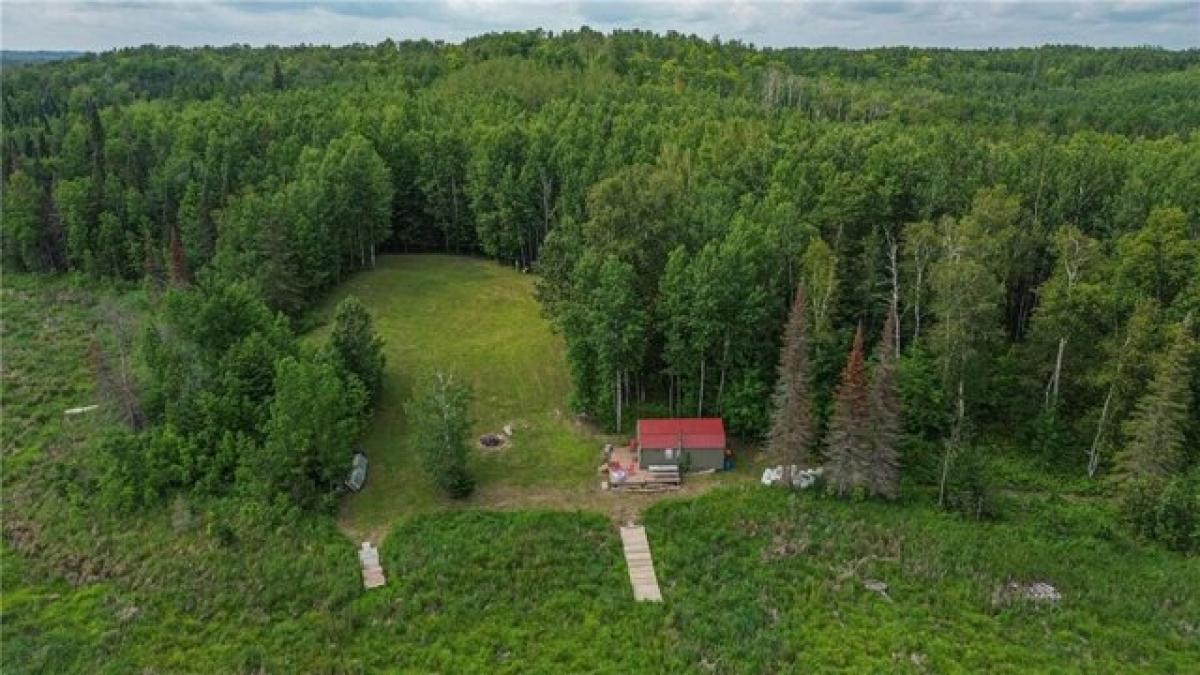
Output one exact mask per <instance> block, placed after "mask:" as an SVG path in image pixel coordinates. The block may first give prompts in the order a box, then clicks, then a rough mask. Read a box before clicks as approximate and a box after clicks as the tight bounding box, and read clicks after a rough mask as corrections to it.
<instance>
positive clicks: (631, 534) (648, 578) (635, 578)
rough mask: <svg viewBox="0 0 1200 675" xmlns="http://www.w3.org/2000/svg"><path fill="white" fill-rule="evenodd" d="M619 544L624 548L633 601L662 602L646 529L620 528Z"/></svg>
mask: <svg viewBox="0 0 1200 675" xmlns="http://www.w3.org/2000/svg"><path fill="white" fill-rule="evenodd" d="M621 544H623V545H624V547H625V564H626V565H627V566H628V567H629V583H630V584H632V585H633V599H634V600H637V601H639V602H643V601H644V602H662V591H660V590H659V589H658V577H656V576H655V575H654V560H652V559H651V557H650V541H649V540H648V539H646V528H644V527H642V526H640V525H639V526H637V527H622V528H621Z"/></svg>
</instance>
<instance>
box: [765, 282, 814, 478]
mask: <svg viewBox="0 0 1200 675" xmlns="http://www.w3.org/2000/svg"><path fill="white" fill-rule="evenodd" d="M806 305H807V301H806V297H805V291H804V284H800V285H799V286H798V287H797V288H796V297H795V300H794V301H793V303H792V312H791V315H790V316H789V317H788V323H787V327H786V328H785V329H784V333H783V347H782V349H781V350H780V354H779V381H778V383H777V384H776V386H775V401H774V403H775V410H774V414H773V417H772V420H771V432H770V436H769V448H770V451H771V453H773V454H774V456H775V457H778V458H780V459H781V460H783V462H784V464H785V465H789V466H790V465H792V464H808V463H811V461H812V455H811V453H810V452H809V445H810V443H811V442H812V436H813V423H812V398H811V394H810V392H809V377H810V374H809V366H808V308H807V306H806ZM788 478H789V480H790V476H789V477H788Z"/></svg>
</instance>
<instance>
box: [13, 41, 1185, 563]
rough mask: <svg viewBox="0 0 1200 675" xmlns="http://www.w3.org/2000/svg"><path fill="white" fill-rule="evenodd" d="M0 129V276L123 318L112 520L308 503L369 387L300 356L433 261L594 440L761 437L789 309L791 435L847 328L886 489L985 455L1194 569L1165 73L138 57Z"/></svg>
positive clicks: (341, 52)
mask: <svg viewBox="0 0 1200 675" xmlns="http://www.w3.org/2000/svg"><path fill="white" fill-rule="evenodd" d="M3 119H4V129H3V146H2V147H3V181H4V199H3V255H4V265H5V267H6V268H7V269H9V270H24V271H29V272H37V273H47V274H51V273H64V272H68V271H69V272H72V273H76V274H80V275H84V276H86V277H89V278H95V279H102V280H107V281H108V282H111V283H114V284H118V285H119V284H125V285H139V284H140V285H142V286H143V287H144V288H145V289H147V291H148V293H149V294H150V295H151V296H152V297H154V298H156V301H155V308H156V310H155V313H154V316H153V318H152V320H150V321H149V322H148V324H147V325H146V326H144V327H141V328H139V329H138V330H137V331H134V330H133V329H132V328H130V329H129V330H126V331H124V332H122V330H120V325H121V321H120V320H119V317H116V318H114V323H113V325H114V327H113V328H112V330H110V331H109V332H107V333H106V334H105V337H104V338H103V339H98V340H97V342H96V345H95V348H94V349H93V353H94V361H95V364H96V370H97V372H98V373H101V374H104V376H103V377H100V380H101V384H102V385H104V386H105V387H106V389H107V390H108V391H109V392H110V393H111V395H112V396H113V397H115V399H116V400H120V401H123V402H124V405H123V409H124V410H125V411H126V414H125V417H126V422H127V427H128V430H127V431H126V432H124V433H122V434H120V435H119V436H114V437H112V438H109V439H107V440H106V442H105V443H104V447H105V449H106V452H105V453H102V456H103V457H106V458H107V459H106V460H105V461H106V465H105V467H104V468H103V470H102V471H100V472H98V473H95V474H90V475H92V476H93V478H92V479H93V480H95V481H97V489H100V490H101V491H102V492H103V493H104V494H106V495H108V497H109V499H110V500H111V502H112V504H114V505H115V506H119V507H124V508H133V507H136V506H137V505H139V504H143V503H147V502H153V501H155V500H160V499H162V498H164V497H166V496H167V495H169V494H171V493H172V492H174V491H177V490H183V489H186V490H199V491H202V492H206V493H214V494H224V493H227V492H230V491H237V490H241V489H243V488H246V489H255V490H257V489H265V490H267V491H268V493H270V494H278V495H290V497H291V499H290V500H287V501H289V502H290V503H293V504H295V505H297V506H299V507H302V508H310V507H315V506H319V505H326V506H327V505H328V504H329V503H330V502H329V491H330V488H331V486H332V484H333V483H334V482H335V480H334V478H333V477H334V476H335V473H336V471H338V470H340V466H341V464H338V461H340V459H339V457H338V456H337V455H336V453H334V450H332V448H333V447H334V446H336V445H337V440H338V438H344V437H352V436H353V435H354V434H355V433H357V430H358V429H361V424H362V422H363V419H364V416H365V415H366V414H368V411H369V409H370V405H371V403H370V402H371V399H372V395H373V394H372V387H371V385H370V382H372V381H376V380H377V377H378V373H377V370H375V371H372V370H370V369H368V370H367V371H362V369H359V370H358V371H355V368H354V363H355V362H356V361H355V359H356V358H358V357H356V356H355V355H354V350H355V349H359V348H363V349H367V351H370V350H369V348H366V347H362V345H369V344H370V339H369V338H368V337H365V336H364V335H363V334H357V335H353V336H351V337H350V338H347V340H346V341H344V342H343V344H341V345H340V346H339V345H338V344H331V345H329V346H327V347H323V348H322V349H320V350H316V351H317V352H319V353H313V350H310V349H309V348H308V347H307V346H305V345H301V344H300V343H299V342H298V341H297V339H296V336H295V331H296V330H297V329H298V328H300V327H302V326H303V322H304V316H305V310H306V309H307V308H308V307H309V306H310V305H311V304H312V303H313V302H314V301H315V300H316V299H317V298H318V297H320V295H321V294H322V293H323V292H324V291H325V290H327V289H329V288H331V287H332V286H333V285H334V284H336V283H338V282H339V281H340V280H343V279H345V278H346V277H347V276H349V275H352V274H353V273H354V272H355V271H356V270H362V269H365V268H369V267H371V266H373V265H374V262H375V258H376V255H377V254H378V253H379V252H381V251H387V252H408V251H423V252H441V251H444V252H453V253H470V254H477V255H481V256H486V257H490V258H494V259H496V260H497V261H500V262H502V263H504V264H506V265H512V266H516V267H517V268H519V269H521V270H526V271H529V272H531V273H535V274H537V275H538V295H539V300H540V301H541V302H542V304H543V308H544V311H545V312H546V314H547V316H549V317H550V318H551V319H552V320H553V322H554V324H555V325H556V326H557V327H558V329H559V330H560V331H561V332H562V334H563V335H564V336H565V338H566V341H567V346H568V355H569V363H570V366H571V370H572V376H573V378H574V384H575V404H576V406H577V408H578V410H579V411H581V412H585V413H588V414H590V415H592V416H593V417H595V418H596V419H598V420H600V422H601V423H602V424H604V425H606V426H608V427H609V428H613V429H615V428H616V427H617V425H618V424H620V425H622V426H624V427H626V428H627V427H628V425H629V422H630V419H631V417H632V416H631V415H630V414H628V412H627V411H626V408H627V407H634V408H636V409H638V410H640V411H642V412H647V411H649V412H659V413H673V414H679V415H707V414H720V415H722V416H723V417H724V418H725V419H726V421H727V423H728V425H729V426H730V428H731V429H732V430H733V431H734V432H736V433H737V434H738V435H740V436H741V437H743V438H745V439H749V440H752V441H754V440H759V439H762V438H764V437H765V436H766V435H767V432H768V429H769V427H770V416H771V413H772V409H771V403H772V392H773V390H774V389H775V386H776V377H777V367H778V364H779V362H780V344H781V335H782V332H783V329H784V326H785V323H786V321H787V319H788V314H789V307H791V306H792V304H793V299H794V297H795V292H796V289H797V288H798V287H803V288H804V292H805V295H806V298H807V302H806V303H805V304H804V310H803V311H805V312H806V313H807V325H808V327H809V334H808V337H807V341H806V343H805V349H806V350H807V354H806V357H807V358H808V359H809V360H810V361H811V369H812V404H813V414H814V419H815V424H816V427H817V435H818V436H819V435H821V434H823V433H824V429H825V428H826V427H827V426H830V425H831V422H830V418H831V416H832V413H833V407H834V405H833V401H834V391H835V387H836V385H837V381H838V375H839V373H840V372H841V371H842V370H843V368H844V366H845V364H846V361H847V358H848V353H849V352H850V346H851V343H852V338H853V336H854V335H855V334H856V330H857V329H858V328H859V327H860V326H861V327H862V330H863V332H864V333H865V338H864V337H862V336H860V337H859V338H858V340H857V342H858V343H861V342H862V341H863V340H864V339H865V340H867V341H868V342H874V341H876V340H878V339H879V337H880V333H881V332H882V331H883V329H884V326H885V323H887V321H888V317H889V316H890V315H893V314H894V315H895V316H897V317H898V321H895V322H894V323H893V324H892V325H893V326H894V336H893V335H889V336H888V338H889V341H890V344H891V345H892V347H890V348H892V349H894V350H895V352H896V353H897V354H899V358H898V359H897V362H896V364H895V367H896V371H897V387H898V390H899V392H900V399H901V401H900V402H901V409H902V410H903V416H902V424H901V430H900V448H901V451H902V464H903V466H904V472H905V475H906V477H907V479H910V480H912V481H914V482H916V483H933V482H936V480H937V475H938V473H939V472H945V471H946V470H948V469H947V461H948V457H949V455H948V454H947V453H949V452H950V450H947V447H948V444H953V456H954V457H955V458H957V459H956V464H955V466H956V467H961V471H964V472H966V471H968V470H971V468H972V467H977V466H979V464H978V462H973V461H972V460H971V458H973V457H978V456H979V455H981V454H982V455H987V454H992V453H1016V454H1018V455H1024V456H1027V457H1028V458H1030V459H1032V460H1034V461H1036V462H1039V463H1044V465H1045V466H1046V467H1048V468H1050V469H1052V470H1054V471H1059V472H1063V473H1066V474H1075V475H1079V476H1087V477H1089V478H1091V479H1094V480H1097V481H1099V480H1104V481H1115V482H1116V483H1117V484H1119V485H1121V486H1123V487H1122V490H1123V492H1122V494H1123V495H1125V498H1126V501H1127V503H1128V504H1129V505H1130V506H1129V508H1130V514H1131V517H1132V518H1133V519H1134V520H1135V521H1136V522H1135V524H1136V525H1137V526H1138V527H1139V528H1140V529H1141V530H1142V531H1144V533H1146V534H1149V535H1151V536H1155V537H1157V538H1160V539H1163V540H1165V541H1167V542H1168V543H1169V544H1170V545H1172V546H1175V547H1180V548H1189V547H1192V546H1195V545H1196V542H1197V534H1196V532H1197V525H1196V523H1197V515H1196V514H1197V512H1200V505H1198V504H1197V501H1198V500H1200V496H1198V495H1200V468H1198V467H1200V453H1198V452H1197V448H1200V362H1198V359H1200V351H1198V350H1197V349H1196V346H1195V344H1196V340H1195V335H1196V333H1197V326H1198V324H1200V316H1197V314H1198V312H1200V189H1197V188H1198V187H1200V135H1198V134H1197V131H1196V130H1197V129H1200V52H1198V51H1196V50H1191V51H1183V52H1171V51H1164V50H1159V49H1152V48H1144V49H1088V48H1080V47H1043V48H1038V49H1015V50H989V51H955V50H936V49H908V48H894V49H873V50H864V51H844V50H836V49H757V48H754V47H751V46H749V45H745V44H741V43H738V42H721V41H719V40H716V39H714V40H711V41H706V40H702V39H699V38H695V37H686V36H681V35H677V34H668V35H665V36H659V35H654V34H651V33H645V32H637V31H631V32H616V33H614V34H612V35H603V34H600V33H597V32H595V31H591V30H588V29H582V30H580V31H578V32H568V33H563V34H560V35H552V34H548V33H544V32H541V31H533V32H527V33H509V34H502V35H487V36H483V37H479V38H475V39H471V40H467V41H465V42H464V43H462V44H460V45H450V44H443V43H433V42H424V41H422V42H403V43H394V42H391V41H387V42H384V43H381V44H378V45H374V46H368V45H355V46H350V47H344V48H328V47H295V48H248V47H228V48H220V49H215V48H211V49H210V48H206V49H190V50H184V49H172V48H157V47H143V48H138V49H127V50H119V51H114V52H109V53H106V54H101V55H85V56H82V57H80V58H76V59H73V60H70V61H64V62H60V63H53V64H44V65H35V66H29V67H22V68H19V69H12V70H8V71H6V72H5V73H4V75H3ZM346 311H347V316H346V320H345V323H346V325H356V326H360V327H362V326H365V328H363V329H362V330H365V331H367V332H369V322H366V323H364V322H362V321H354V320H353V317H351V316H350V314H351V313H352V312H353V311H354V308H353V307H349V308H347V310H346ZM356 345H357V346H356ZM133 355H136V358H134V356H133ZM127 357H128V358H127ZM363 358H365V359H366V360H367V361H371V359H373V358H374V357H373V356H370V355H368V356H367V357H363ZM361 360H362V359H361V358H360V359H359V361H361ZM378 367H379V366H378V364H376V365H373V366H372V368H376V369H377V368H378ZM118 371H120V372H118ZM124 371H128V372H124ZM833 426H836V424H833ZM305 434H307V436H305ZM810 442H811V443H813V444H814V447H816V444H817V439H816V438H813V439H811V440H810ZM296 448H309V449H310V450H311V452H308V453H301V454H296ZM289 453H291V454H289ZM955 471H956V472H958V471H959V469H957V468H956V469H955ZM297 477H304V478H305V480H302V481H298V480H297ZM960 478H961V484H963V485H966V486H967V487H966V488H964V489H970V490H978V489H982V488H979V487H978V483H980V482H981V481H983V480H984V479H983V478H981V477H979V476H977V475H974V474H970V473H968V474H964V475H962V476H961V477H960ZM972 486H974V487H972ZM972 503H974V504H975V506H974V507H972V510H973V511H974V512H975V513H976V514H977V515H978V514H982V513H983V511H984V509H982V508H980V504H981V502H980V501H979V500H978V499H976V500H975V501H974V502H972ZM1189 514H1190V515H1189Z"/></svg>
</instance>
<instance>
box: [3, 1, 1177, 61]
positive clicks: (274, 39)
mask: <svg viewBox="0 0 1200 675" xmlns="http://www.w3.org/2000/svg"><path fill="white" fill-rule="evenodd" d="M584 24H587V25H589V26H591V27H592V28H595V29H599V30H606V31H607V30H612V29H614V28H644V29H650V30H655V31H660V32H661V31H667V30H677V31H679V32H684V33H696V34H698V35H701V36H704V37H710V36H712V35H720V36H721V37H722V38H726V39H732V38H736V39H740V40H743V41H745V42H753V43H755V44H758V45H769V46H773V47H785V46H845V47H869V46H879V45H901V44H906V45H917V46H947V47H990V46H1018V45H1038V44H1045V43H1081V44H1089V45H1097V46H1108V45H1112V46H1123V45H1140V44H1156V45H1160V46H1163V47H1168V48H1175V49H1178V48H1188V47H1200V3H1196V2H1194V1H1191V0H1184V1H1175V0H1170V1H1166V2H1147V1H1136V2H1130V1H1128V0H1125V1H1112V2H1103V1H1102V2H1082V1H1074V2H1042V1H1029V0H1023V1H1021V0H1009V1H1007V2H1005V1H1001V2H985V1H965V0H964V1H960V2H947V1H931V0H901V1H894V0H879V1H875V0H873V1H856V0H820V1H810V2H761V1H753V0H751V1H746V0H734V1H726V2H716V1H710V0H668V1H652V2H632V1H626V0H615V1H609V2H593V1H589V0H574V1H572V0H552V1H544V2H536V1H533V0H523V1H520V2H506V1H503V0H440V1H436V2H434V1H430V2H400V3H382V2H295V1H281V0H265V1H264V0H259V1H256V2H201V1H197V0H192V1H165V0H157V1H155V0H151V1H143V2H119V1H115V0H96V1H75V0H58V1H55V0H43V1H40V2H38V1H32V2H31V1H28V0H15V1H8V0H5V1H4V2H3V4H2V5H0V43H2V46H3V47H4V48H6V49H87V50H103V49H109V48H113V47H121V46H130V45H139V44H145V43H151V42H153V43H158V44H178V45H184V46H195V45H204V44H215V45H222V44H230V43H248V44H254V45H261V44H268V43H273V44H296V43H301V42H308V43H327V44H346V43H349V42H368V43H374V42H378V41H380V40H383V39H384V38H388V37H391V38H395V39H405V38H421V37H427V38H431V39H442V40H447V41H459V40H462V39H464V38H467V37H470V36H472V35H477V34H479V33H483V32H488V31H503V30H519V29H526V28H537V27H540V28H545V29H548V30H555V31H560V30H569V29H575V28H578V27H579V26H581V25H584Z"/></svg>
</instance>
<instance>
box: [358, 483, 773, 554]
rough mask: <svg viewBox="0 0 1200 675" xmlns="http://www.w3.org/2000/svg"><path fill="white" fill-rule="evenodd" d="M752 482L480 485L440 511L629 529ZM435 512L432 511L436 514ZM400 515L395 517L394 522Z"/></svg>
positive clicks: (361, 533)
mask: <svg viewBox="0 0 1200 675" xmlns="http://www.w3.org/2000/svg"><path fill="white" fill-rule="evenodd" d="M753 479H754V477H753V475H751V474H748V473H728V474H724V475H716V474H714V475H705V476H693V477H690V478H686V479H685V481H684V484H683V486H681V487H680V489H678V490H673V491H667V492H652V493H631V492H620V491H614V490H601V489H600V480H601V479H600V477H599V476H597V477H596V479H595V480H594V481H590V482H589V483H587V484H586V485H579V486H577V487H574V488H566V487H515V486H510V485H495V484H492V485H484V486H481V487H479V488H478V489H477V490H476V491H475V494H474V495H473V496H472V497H471V498H470V499H468V500H466V501H464V502H455V503H446V504H445V505H444V507H443V508H442V509H440V510H446V511H450V510H458V509H482V510H490V511H521V510H529V509H535V510H536V509H545V510H552V511H591V512H593V513H601V514H603V515H605V516H607V517H608V518H609V520H611V521H612V522H613V523H614V524H615V525H618V526H620V525H629V524H632V523H637V522H639V521H640V520H641V514H642V512H643V511H645V510H646V509H648V508H650V507H651V506H653V505H654V504H657V503H659V502H661V501H668V500H676V499H689V498H692V497H696V496H699V495H702V494H704V493H706V492H708V491H709V490H712V489H714V488H717V487H721V486H725V485H739V484H742V483H745V482H748V481H752V480H753ZM436 512H437V511H436V510H435V511H432V513H436ZM402 515H406V514H397V519H399V517H401V516H402ZM338 527H339V528H340V529H341V530H342V532H343V533H344V534H345V535H346V536H347V537H349V538H350V539H351V540H353V541H355V542H361V541H370V542H373V543H375V544H376V545H378V544H379V543H381V542H382V540H383V538H384V537H385V536H387V533H388V530H390V529H391V527H392V523H386V524H381V525H378V526H375V527H372V528H369V529H358V528H355V527H353V526H352V525H350V523H348V522H347V520H346V519H345V518H340V517H339V518H338Z"/></svg>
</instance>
